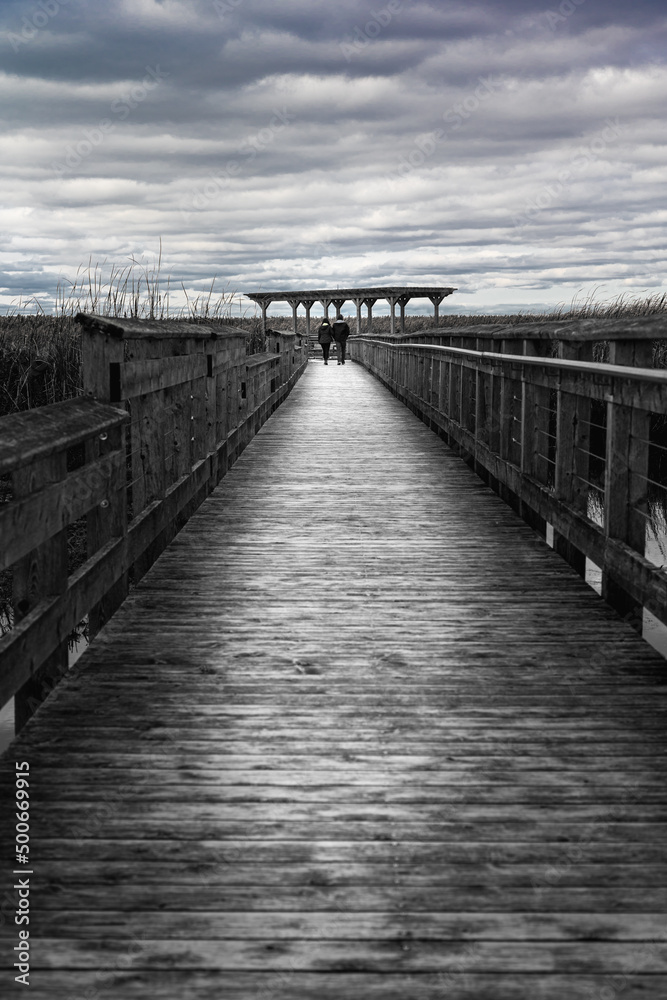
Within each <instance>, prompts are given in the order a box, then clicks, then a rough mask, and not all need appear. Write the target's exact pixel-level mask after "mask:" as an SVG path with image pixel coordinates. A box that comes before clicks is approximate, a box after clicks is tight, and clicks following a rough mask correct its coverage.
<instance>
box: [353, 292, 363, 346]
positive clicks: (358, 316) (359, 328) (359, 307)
mask: <svg viewBox="0 0 667 1000" xmlns="http://www.w3.org/2000/svg"><path fill="white" fill-rule="evenodd" d="M354 304H355V306H356V309H357V337H360V336H361V306H362V304H363V299H355V300H354Z"/></svg>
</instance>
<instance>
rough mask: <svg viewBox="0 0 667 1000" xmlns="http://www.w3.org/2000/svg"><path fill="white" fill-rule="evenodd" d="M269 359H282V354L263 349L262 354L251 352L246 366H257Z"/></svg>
mask: <svg viewBox="0 0 667 1000" xmlns="http://www.w3.org/2000/svg"><path fill="white" fill-rule="evenodd" d="M269 361H280V354H272V353H271V351H262V352H261V354H250V355H248V357H247V358H246V363H245V366H246V368H255V367H256V366H257V365H265V364H267V362H269Z"/></svg>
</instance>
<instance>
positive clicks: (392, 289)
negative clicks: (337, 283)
mask: <svg viewBox="0 0 667 1000" xmlns="http://www.w3.org/2000/svg"><path fill="white" fill-rule="evenodd" d="M455 291H456V288H446V287H444V286H440V285H435V286H431V285H428V286H423V285H420V286H417V285H385V286H382V287H368V288H317V289H310V290H308V291H275V292H244V295H245V296H246V298H248V299H252V301H253V302H257V303H258V305H259V306H260V307H261V310H262V322H263V325H264V330H266V314H267V311H268V308H269V306H270V305H271V303H272V302H289V304H290V305H291V307H292V316H293V319H294V329H295V330H296V318H297V310H298V308H299V306H301V305H302V306H303V307H304V308H305V310H306V334H307V336H308V337H310V310H311V309H312V307H313V306H314V305H315V303H316V302H320V303H321V304H322V306H323V308H324V314H325V316H328V315H329V307H330V306H332V305H333V306H334V307H335V309H336V312H339V311H340V310H341V308H342V307H343V305H344V303H345V302H354V304H355V306H356V308H357V333H358V334H361V307H362V306H366V309H367V310H368V329H369V330H370V329H372V326H373V306H374V305H375V303H376V302H377V301H378V299H386V301H387V302H388V303H389V307H390V313H389V315H390V317H391V332H392V333H395V332H396V305H397V304H398V306H399V308H400V313H401V333H405V307H406V305H407V304H408V302H409V301H410V299H430V300H431V302H432V303H433V309H434V314H435V324H436V326H437V324H438V320H439V308H440V303H441V302H442V300H443V299H444V298H446V297H447V296H448V295H451V294H452V292H455Z"/></svg>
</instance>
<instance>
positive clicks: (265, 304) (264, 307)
mask: <svg viewBox="0 0 667 1000" xmlns="http://www.w3.org/2000/svg"><path fill="white" fill-rule="evenodd" d="M269 305H270V302H269V300H268V299H262V301H261V302H260V307H261V310H262V333H263V335H264V336H265V337H266V314H267V312H268V309H269Z"/></svg>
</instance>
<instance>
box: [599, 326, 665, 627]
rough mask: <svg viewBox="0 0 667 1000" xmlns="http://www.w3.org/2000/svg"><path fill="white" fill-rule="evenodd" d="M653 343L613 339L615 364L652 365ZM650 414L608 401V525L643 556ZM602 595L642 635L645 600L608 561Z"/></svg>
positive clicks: (611, 359)
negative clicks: (616, 575) (631, 590)
mask: <svg viewBox="0 0 667 1000" xmlns="http://www.w3.org/2000/svg"><path fill="white" fill-rule="evenodd" d="M652 355H653V345H652V343H651V341H650V340H649V341H647V340H638V341H637V340H634V341H633V340H629V341H623V340H621V341H612V342H611V343H610V345H609V362H610V364H612V365H628V366H631V367H640V368H650V367H651V363H652ZM650 430H651V414H650V413H649V412H648V411H647V410H640V409H639V408H638V407H636V406H632V407H630V406H624V405H622V404H620V403H617V402H615V401H614V399H613V398H610V399H609V400H608V402H607V452H606V470H605V473H606V474H605V503H604V510H605V517H604V530H605V535H607V536H608V537H609V538H618V539H620V541H622V542H625V543H626V544H627V545H629V546H630V548H632V549H634V551H635V552H638V553H639V554H640V555H643V554H644V547H645V544H646V523H647V522H646V518H645V516H644V515H645V514H646V512H647V489H648V484H647V481H646V477H647V476H648V462H649V445H648V440H649V434H650ZM602 596H603V597H604V599H605V601H607V602H608V603H609V604H611V605H612V607H614V608H616V610H617V611H618V612H619V614H621V615H623V616H625V617H626V619H627V620H628V621H629V622H630V624H631V625H633V627H634V628H636V629H637V631H638V632H639V633H640V634H641V631H642V617H643V615H642V610H643V609H642V605H641V604H639V602H638V601H636V600H635V599H634V598H633V597H632V596H631V595H630V594H629V593H628V591H627V590H625V588H624V587H622V586H621V584H620V582H619V581H618V580H616V579H615V578H614V576H613V575H612V573H611V572H610V571H609V569H608V568H607V567H606V566H603V567H602Z"/></svg>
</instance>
